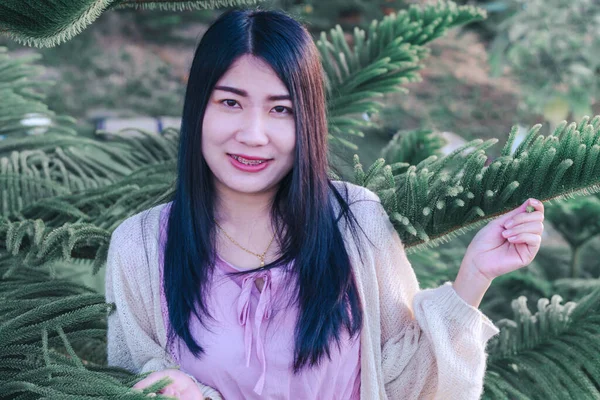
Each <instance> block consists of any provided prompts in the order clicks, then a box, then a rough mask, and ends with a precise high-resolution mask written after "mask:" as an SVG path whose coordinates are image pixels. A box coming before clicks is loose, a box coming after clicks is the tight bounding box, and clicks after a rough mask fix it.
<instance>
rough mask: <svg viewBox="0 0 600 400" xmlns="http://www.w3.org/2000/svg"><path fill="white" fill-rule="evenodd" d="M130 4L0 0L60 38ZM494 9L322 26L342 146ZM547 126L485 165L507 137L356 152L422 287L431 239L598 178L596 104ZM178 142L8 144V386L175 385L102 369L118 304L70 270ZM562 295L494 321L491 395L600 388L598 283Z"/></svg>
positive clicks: (49, 392)
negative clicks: (417, 266)
mask: <svg viewBox="0 0 600 400" xmlns="http://www.w3.org/2000/svg"><path fill="white" fill-rule="evenodd" d="M146 3H148V2H146ZM224 3H227V5H229V3H230V2H225V1H223V2H218V1H203V2H202V1H195V2H192V1H185V2H177V1H169V2H160V1H155V2H149V3H148V4H150V5H151V6H154V7H171V8H173V9H178V8H184V7H197V6H207V5H209V6H215V5H222V4H224ZM98 4H102V6H101V7H100V8H94V7H98ZM135 4H136V2H134V1H112V2H111V1H109V0H107V1H104V2H96V1H86V0H80V1H79V2H77V3H73V5H72V6H71V7H64V2H58V1H55V0H54V1H52V0H46V1H37V2H33V1H25V2H23V0H20V1H13V0H9V1H5V2H4V3H3V4H2V5H0V27H1V29H9V30H10V32H11V35H12V36H13V37H15V38H16V39H18V40H20V41H21V42H24V43H33V44H36V45H52V44H58V43H59V42H61V41H63V40H67V39H69V38H71V37H72V36H73V35H75V34H76V33H77V32H79V30H81V29H82V28H83V27H85V26H87V25H88V24H89V23H91V22H92V21H93V19H95V17H97V14H98V12H101V11H104V10H106V9H108V8H113V7H117V6H129V5H135ZM17 10H18V11H17ZM24 13H28V14H27V15H36V14H37V13H44V14H45V15H51V16H52V18H50V19H44V23H42V24H40V25H39V26H37V25H36V24H35V23H33V20H32V19H26V18H17V17H18V16H23V15H24ZM483 17H484V14H483V13H482V12H481V11H480V10H478V9H475V8H472V7H457V6H456V5H455V4H454V3H451V2H448V3H439V4H437V5H432V6H427V7H422V8H421V7H411V8H409V9H408V10H404V11H400V12H398V13H397V14H394V15H390V16H387V17H384V18H383V19H381V20H380V21H375V22H373V23H372V24H371V25H370V27H369V29H368V30H367V31H364V30H361V29H359V28H357V29H355V31H354V33H353V45H352V46H350V45H349V44H348V42H347V41H346V39H345V38H344V36H343V32H342V31H341V29H339V28H336V29H334V30H331V31H330V32H328V33H323V34H322V35H321V36H320V39H319V40H318V42H317V45H318V47H319V49H320V51H321V54H322V60H323V65H324V68H325V71H326V74H327V81H328V90H327V96H328V97H327V99H328V106H329V110H328V112H329V115H330V120H329V124H330V133H331V137H330V139H331V142H332V144H334V145H335V146H346V147H352V146H355V145H354V144H352V143H351V142H349V141H348V140H347V138H348V135H356V136H359V137H360V136H363V135H364V134H363V130H364V129H365V128H367V127H369V126H370V124H372V123H371V122H369V121H368V120H365V119H363V118H362V115H364V114H365V113H367V114H373V113H376V112H377V111H379V110H380V109H381V108H382V107H383V105H382V104H381V103H379V102H378V101H377V98H380V97H381V96H382V95H383V94H384V93H389V92H392V91H399V90H403V88H402V85H403V84H404V83H406V82H409V81H415V80H418V79H419V75H418V69H419V68H420V65H421V62H422V60H423V59H424V58H425V57H426V56H427V54H428V51H427V48H426V47H424V46H425V45H426V44H427V43H428V42H430V41H431V40H434V39H435V38H437V37H439V36H440V35H442V34H444V32H445V31H446V30H447V29H449V28H452V27H455V26H459V25H462V24H465V23H467V22H470V21H473V20H479V19H481V18H483ZM15 21H19V23H18V24H17V23H15ZM27 21H30V22H27ZM9 23H10V24H12V25H9ZM57 27H60V29H57ZM3 74H6V71H5V70H2V69H0V82H6V84H5V86H6V87H8V88H11V89H10V90H15V89H16V88H18V85H19V84H20V83H19V82H18V81H14V80H13V79H11V78H10V75H6V76H4V77H3ZM1 112H3V111H2V110H1V109H0V113H1ZM5 112H6V113H7V114H8V113H9V110H5ZM25 112H27V110H26V109H19V108H15V109H13V110H11V111H10V115H11V118H15V120H16V119H18V118H21V117H22V115H23V113H25ZM539 129H540V126H535V127H534V128H532V129H531V131H530V132H529V134H528V135H527V137H526V139H525V140H524V141H523V142H522V143H521V144H520V145H519V146H518V148H517V149H516V150H515V151H514V152H513V151H511V148H512V143H513V141H514V140H515V136H516V128H513V129H512V130H511V132H510V133H509V135H508V140H507V142H506V143H505V145H504V147H503V150H502V155H501V157H500V158H498V159H496V160H493V162H492V163H491V164H489V165H487V161H488V156H487V154H486V150H487V149H488V148H490V147H491V146H493V145H494V144H495V143H496V142H497V141H498V140H496V139H493V140H488V141H482V140H474V141H471V142H469V143H467V144H465V145H464V146H463V147H461V148H460V149H457V150H456V151H454V152H453V153H452V154H450V155H448V156H446V157H439V156H438V155H435V154H431V155H429V156H426V154H423V153H421V154H417V153H416V152H412V153H411V152H402V151H399V149H398V146H404V145H405V143H407V142H408V141H410V140H412V139H410V137H408V136H407V141H402V140H400V138H399V137H397V138H396V139H394V141H392V142H391V143H390V145H389V146H388V147H387V148H386V150H385V154H386V156H388V157H390V158H391V159H388V160H387V161H388V163H387V164H386V161H385V160H383V159H381V160H378V161H376V162H375V163H374V164H373V165H371V166H369V167H368V168H364V167H363V166H362V165H361V164H360V160H359V159H358V157H355V159H354V160H353V161H354V162H353V167H354V175H353V176H349V177H346V176H341V177H340V178H342V179H346V180H351V181H353V182H354V183H357V184H359V185H363V186H366V187H367V188H369V189H371V190H373V191H374V192H376V193H377V194H378V195H379V196H380V198H381V200H382V203H383V205H384V207H385V209H386V211H387V212H388V214H389V217H390V219H391V221H392V222H393V224H394V226H395V227H396V229H397V230H398V233H399V235H400V236H401V238H402V240H403V242H404V244H405V248H406V250H407V252H408V253H409V254H415V255H418V256H420V262H422V263H426V264H429V265H430V266H431V268H430V269H429V270H427V271H417V272H418V274H419V275H420V279H421V278H422V282H424V286H425V287H427V285H435V284H436V282H437V281H438V280H439V279H443V278H444V276H445V274H446V275H452V273H451V272H449V271H447V270H445V269H444V263H443V262H440V261H439V255H436V254H434V253H431V252H430V251H429V250H430V249H431V248H433V247H435V246H437V245H439V244H441V243H443V242H447V241H449V240H451V239H452V238H454V237H457V236H458V235H460V234H461V233H465V232H467V231H469V230H472V229H474V228H477V227H479V226H482V225H483V224H485V223H487V222H488V221H489V220H490V219H493V218H495V217H496V216H498V215H499V214H501V213H503V212H506V211H509V210H511V209H513V208H514V207H515V206H517V205H519V204H521V203H522V202H523V201H524V200H525V199H526V198H528V197H535V198H538V199H541V200H543V201H548V200H551V199H552V200H559V199H563V198H575V197H578V196H582V195H588V194H590V193H595V192H598V191H600V162H598V161H599V160H598V159H599V153H600V116H597V117H595V118H593V119H591V120H590V118H587V117H586V118H584V119H582V120H581V121H580V122H578V123H572V124H567V123H564V124H562V125H560V126H559V127H558V128H557V129H556V130H555V131H554V132H553V134H551V135H549V136H548V137H544V136H542V135H539V133H538V132H539ZM413 139H414V138H413ZM176 143H177V132H174V131H168V132H165V135H164V136H155V135H144V136H142V137H131V138H124V137H121V136H120V135H117V136H116V137H114V138H113V140H112V142H111V143H106V142H103V141H100V140H91V139H85V138H82V137H78V136H77V135H73V134H72V133H69V134H66V133H62V132H49V133H47V134H45V135H42V136H29V137H26V138H9V139H7V140H4V141H0V157H1V158H0V160H1V161H0V166H2V169H0V194H2V196H3V197H2V198H1V200H2V218H1V220H0V277H1V278H0V299H1V300H2V301H0V398H19V399H38V398H48V399H50V398H51V399H84V398H86V399H87V398H104V399H106V398H120V397H122V396H125V395H127V396H128V397H129V396H130V398H132V399H135V398H140V399H141V398H144V397H145V394H146V393H156V392H157V391H158V390H159V389H160V388H161V387H164V385H165V384H167V382H166V381H163V382H158V383H157V384H155V385H153V386H152V387H150V388H147V389H146V390H145V391H144V392H143V393H134V392H132V391H131V390H130V389H129V388H130V387H131V386H132V385H133V383H134V382H136V381H137V380H139V379H140V377H136V376H134V375H132V374H131V373H130V372H128V371H125V370H122V369H120V368H113V367H108V366H106V315H107V313H108V312H110V311H111V310H112V308H113V306H112V305H111V304H106V303H105V302H104V298H103V296H102V294H101V293H98V292H96V291H94V290H92V289H90V288H89V287H87V286H85V285H81V284H78V283H76V282H75V281H74V280H73V279H68V278H65V277H64V276H63V275H64V271H79V272H82V270H83V269H87V270H88V271H89V272H90V273H96V272H98V271H101V268H102V266H103V265H104V263H105V260H106V253H107V248H108V243H109V239H110V234H111V232H112V230H113V229H114V228H115V227H116V226H117V225H118V224H119V223H120V222H121V221H123V220H124V219H125V218H127V217H129V216H131V215H133V214H135V213H137V212H139V211H142V210H144V209H147V208H149V207H150V206H152V205H155V204H159V203H162V202H164V200H165V199H167V198H169V196H170V195H171V194H172V193H173V186H172V184H173V178H174V173H175V159H176ZM430 149H431V150H434V149H435V144H433V143H431V146H430ZM340 162H341V161H340ZM8 165H10V167H8ZM332 167H335V165H332ZM332 169H333V168H332ZM331 174H332V176H333V175H335V174H334V172H333V171H332V173H331ZM544 182H548V184H544ZM589 234H590V235H591V232H590V233H589ZM436 259H437V261H436ZM531 286H535V285H534V283H532V284H531ZM538 286H540V285H538ZM540 287H541V286H540ZM544 291H545V292H546V293H549V291H548V289H547V288H546V289H544ZM499 301H504V302H506V299H505V298H500V299H499ZM561 302H562V300H561V298H559V297H552V298H551V300H547V299H543V300H540V301H539V302H538V311H537V313H536V314H534V315H532V314H531V312H530V311H529V309H528V308H527V307H526V304H525V298H518V299H517V300H515V301H514V302H513V310H514V316H513V319H512V320H509V319H504V320H503V321H499V322H498V324H499V325H500V326H501V327H502V330H501V334H500V335H499V337H497V338H495V339H494V340H495V341H494V342H492V343H491V344H490V357H489V362H488V375H487V376H486V382H485V389H486V392H485V396H486V398H494V399H508V398H523V399H529V398H531V399H535V398H542V397H544V398H551V399H552V398H556V399H564V398H573V399H581V398H597V397H599V396H600V390H598V387H600V369H599V368H598V365H600V364H598V363H597V362H595V360H597V359H598V358H599V357H600V343H599V342H598V340H597V339H596V336H597V333H598V331H599V330H600V319H599V318H598V313H597V311H598V307H599V306H600V291H598V290H595V291H593V292H592V293H590V294H588V295H587V296H586V297H584V298H582V299H581V300H579V301H578V303H574V302H567V303H565V304H564V305H563V304H561ZM157 398H164V397H162V396H160V395H158V396H157Z"/></svg>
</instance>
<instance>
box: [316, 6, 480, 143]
mask: <svg viewBox="0 0 600 400" xmlns="http://www.w3.org/2000/svg"><path fill="white" fill-rule="evenodd" d="M484 17H485V13H484V12H483V11H482V10H479V9H476V8H474V7H468V6H461V7H458V6H456V4H455V3H452V2H447V3H441V2H440V3H438V4H437V5H435V6H425V7H417V6H411V7H410V8H409V9H408V10H402V11H399V12H398V14H392V15H389V16H386V17H384V18H383V19H382V20H381V21H373V22H372V23H371V25H370V26H369V29H368V31H365V30H362V29H360V28H358V27H356V28H355V29H354V32H353V39H352V43H353V47H352V48H350V46H349V44H348V42H347V41H346V39H345V37H344V32H343V31H342V28H341V27H340V26H337V27H336V29H332V30H331V31H330V32H329V35H330V38H331V41H330V39H329V38H328V37H327V34H326V33H325V32H323V33H321V36H320V39H319V40H318V41H317V47H318V48H319V50H320V52H321V59H322V62H323V67H324V70H325V74H326V78H327V82H328V85H327V88H328V90H327V101H328V114H329V115H328V116H329V132H330V137H329V139H330V142H331V143H332V145H334V146H335V145H342V146H348V147H350V148H356V145H354V144H353V143H351V142H348V141H347V140H345V139H343V138H342V137H341V136H342V134H346V135H355V136H359V137H362V136H364V134H363V132H362V129H363V128H366V127H369V126H373V124H372V123H370V122H369V120H368V118H366V119H365V118H361V116H363V115H365V114H366V115H367V116H370V115H372V114H374V113H376V112H378V111H379V110H380V109H381V108H382V107H383V104H382V103H381V102H378V101H377V100H376V99H377V98H380V97H381V96H382V95H383V94H384V93H393V92H400V91H406V89H404V88H402V86H401V85H404V84H406V83H408V82H414V81H418V80H419V79H420V76H419V75H418V72H417V71H418V70H419V69H420V68H421V66H420V64H419V63H420V61H421V60H423V58H425V57H426V56H427V55H428V54H429V53H428V50H427V49H426V48H425V47H424V45H425V44H427V43H429V42H430V41H432V40H434V39H436V38H438V37H440V36H442V35H443V34H444V33H445V32H446V31H447V30H448V29H449V28H452V27H455V26H459V25H462V24H465V23H468V22H471V21H475V20H478V19H482V18H484Z"/></svg>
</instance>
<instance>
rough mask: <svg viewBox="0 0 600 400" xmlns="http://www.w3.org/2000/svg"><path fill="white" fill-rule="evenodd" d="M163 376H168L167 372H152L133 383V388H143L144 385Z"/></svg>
mask: <svg viewBox="0 0 600 400" xmlns="http://www.w3.org/2000/svg"><path fill="white" fill-rule="evenodd" d="M165 376H168V374H167V373H165V371H157V372H153V373H151V374H150V375H148V376H147V377H145V378H144V379H142V380H141V381H139V382H137V383H136V384H135V385H133V389H145V388H146V387H148V386H150V385H152V384H153V383H155V382H158V381H159V380H161V379H162V378H164V377H165ZM171 380H172V378H171Z"/></svg>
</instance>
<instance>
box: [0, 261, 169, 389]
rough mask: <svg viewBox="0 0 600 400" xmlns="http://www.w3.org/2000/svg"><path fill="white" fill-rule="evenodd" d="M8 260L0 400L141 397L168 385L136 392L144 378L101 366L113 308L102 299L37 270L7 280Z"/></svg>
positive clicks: (0, 271) (0, 288)
mask: <svg viewBox="0 0 600 400" xmlns="http://www.w3.org/2000/svg"><path fill="white" fill-rule="evenodd" d="M7 262H8V263H7ZM10 262H18V259H17V258H12V259H9V260H7V259H4V261H0V276H4V277H3V278H2V280H0V399H5V398H6V399H9V398H10V399H13V398H33V399H38V398H52V399H62V398H64V399H83V398H94V399H118V398H123V397H124V396H127V398H132V399H142V398H147V397H146V394H147V393H155V394H156V392H157V391H158V390H160V389H161V388H163V387H164V386H165V385H166V384H167V381H164V380H163V381H161V382H160V383H159V384H157V385H153V386H152V387H151V388H148V389H147V390H146V391H144V392H142V393H135V392H132V391H131V389H130V388H131V387H132V386H133V384H134V383H135V382H136V381H138V380H139V379H140V378H143V376H144V375H142V376H140V377H136V376H134V375H133V374H132V373H131V372H129V371H126V370H124V369H121V368H115V367H107V366H105V364H106V316H107V312H111V311H112V309H113V306H112V305H108V304H106V303H104V297H103V296H102V295H101V294H97V293H94V292H93V291H91V290H90V289H89V288H86V287H85V286H82V285H77V284H74V283H73V282H71V281H69V280H64V279H51V277H50V276H49V275H48V272H47V271H45V270H41V269H39V268H31V267H26V266H23V267H21V268H18V269H16V272H15V274H13V275H11V276H9V277H6V275H7V272H8V270H9V269H10V264H9V263H10ZM146 375H147V374H146ZM156 397H157V398H158V399H166V397H162V396H160V395H158V396H156Z"/></svg>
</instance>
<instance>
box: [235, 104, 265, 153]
mask: <svg viewBox="0 0 600 400" xmlns="http://www.w3.org/2000/svg"><path fill="white" fill-rule="evenodd" d="M265 119H266V117H265V116H263V115H262V112H261V111H260V110H250V111H248V113H247V115H246V118H245V120H244V124H243V125H242V127H241V128H240V130H239V131H238V133H237V135H236V139H237V140H238V141H239V142H241V143H244V144H246V145H248V146H264V145H266V144H267V143H269V137H268V135H267V132H266V127H267V124H266V120H265Z"/></svg>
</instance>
